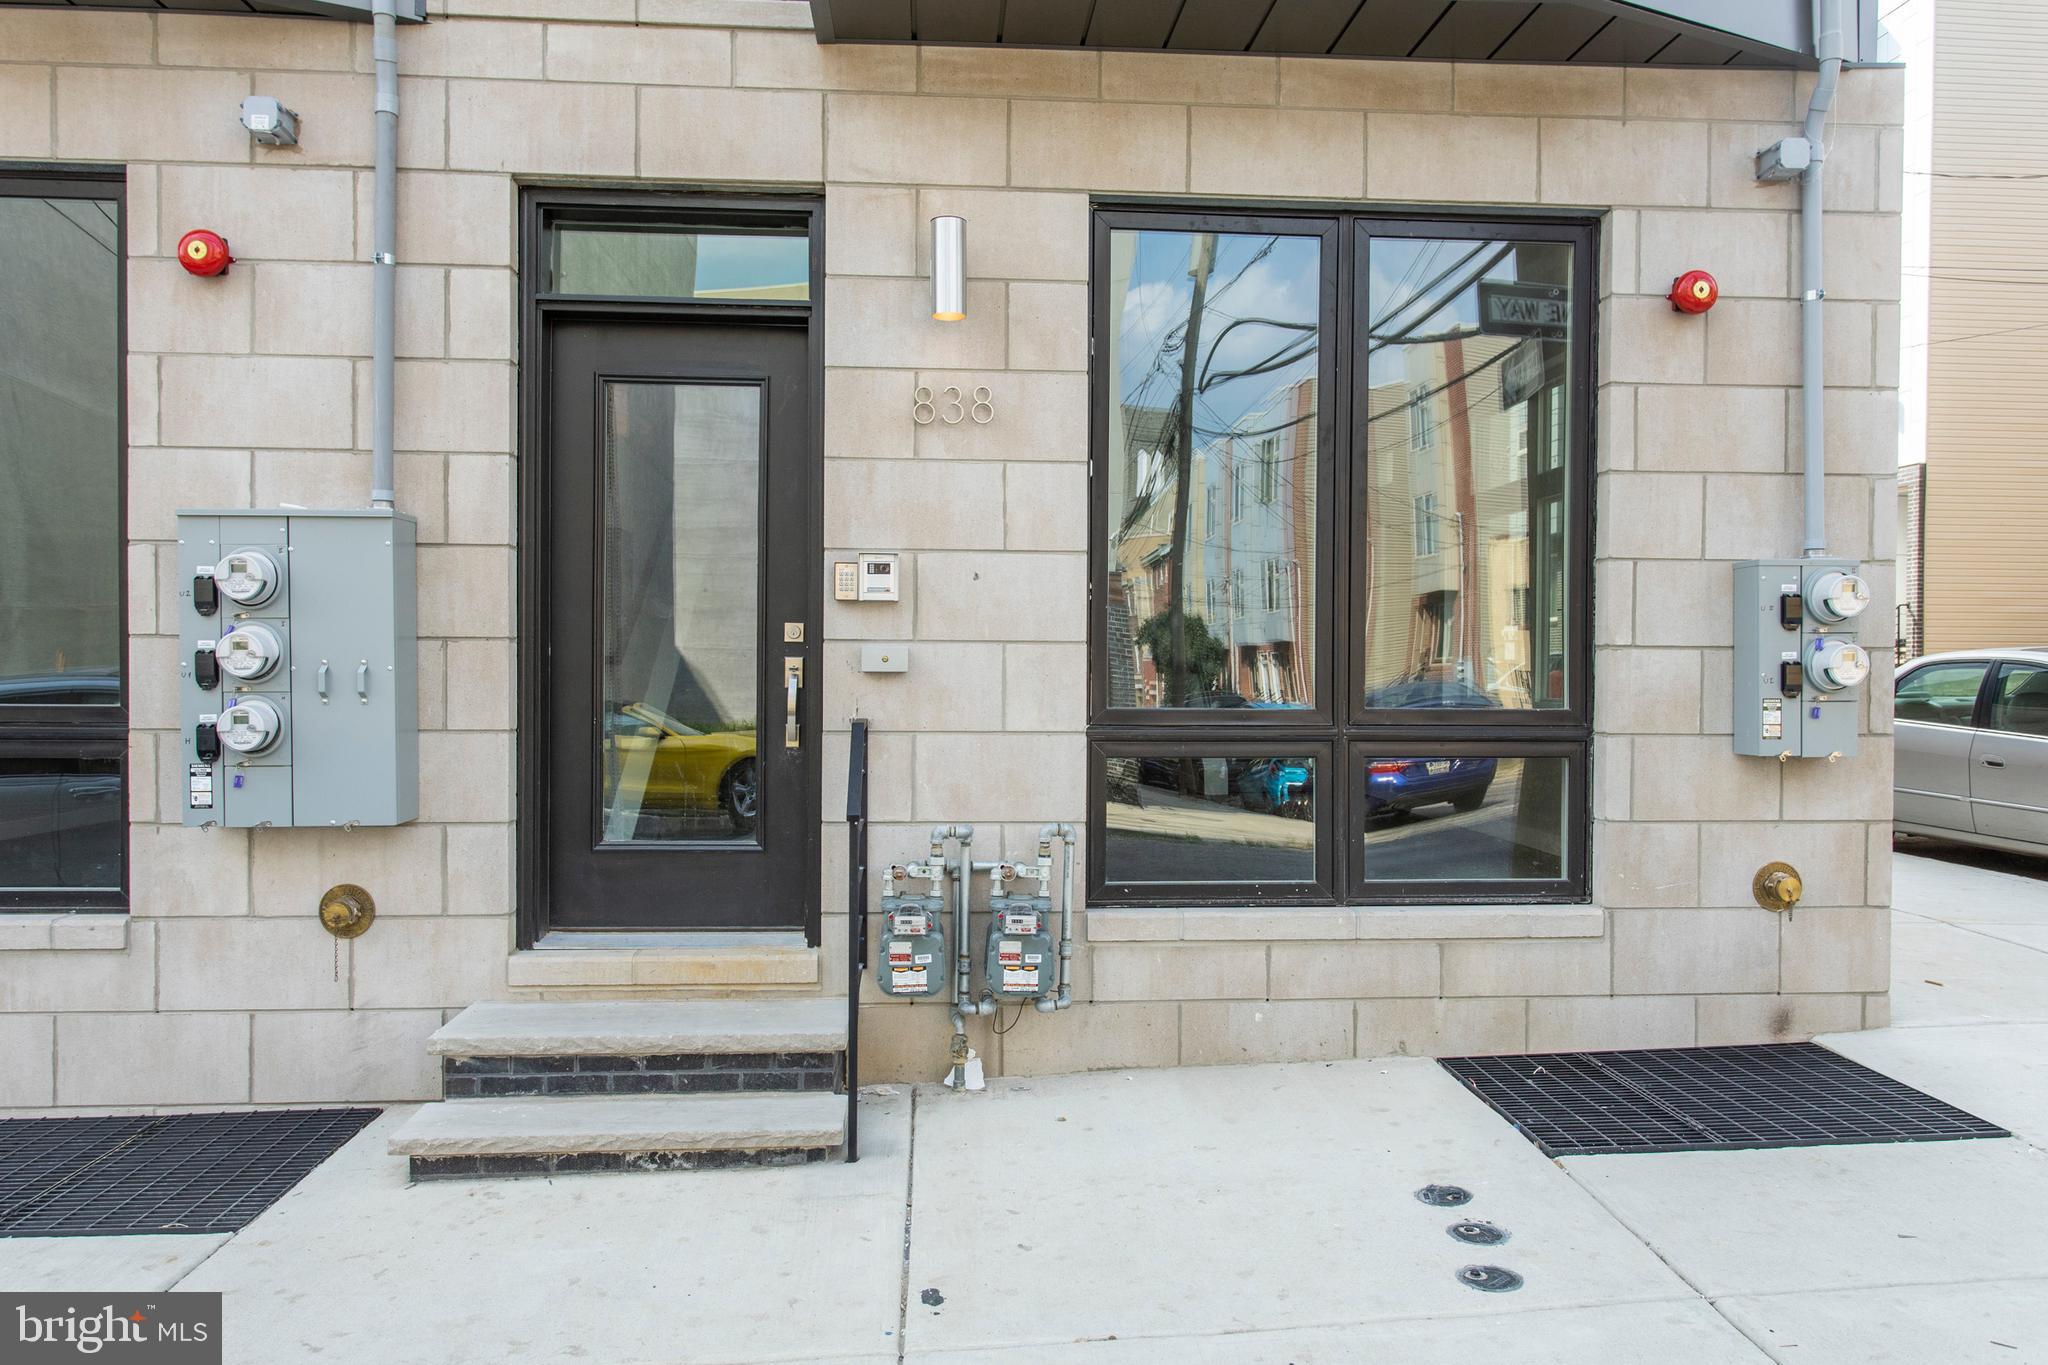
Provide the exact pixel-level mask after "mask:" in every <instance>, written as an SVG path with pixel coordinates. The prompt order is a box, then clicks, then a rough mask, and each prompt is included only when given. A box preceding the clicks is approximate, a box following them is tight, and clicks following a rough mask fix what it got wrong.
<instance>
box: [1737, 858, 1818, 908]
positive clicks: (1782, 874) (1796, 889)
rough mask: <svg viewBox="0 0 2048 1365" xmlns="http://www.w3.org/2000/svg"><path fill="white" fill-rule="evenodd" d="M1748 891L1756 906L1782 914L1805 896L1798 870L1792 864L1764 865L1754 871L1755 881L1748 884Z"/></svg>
mask: <svg viewBox="0 0 2048 1365" xmlns="http://www.w3.org/2000/svg"><path fill="white" fill-rule="evenodd" d="M1749 890H1750V894H1751V895H1753V896H1755V897H1756V903H1757V904H1758V905H1761V906H1762V907H1763V908H1764V909H1766V910H1775V911H1778V912H1779V913H1781V914H1783V913H1785V912H1788V911H1790V910H1791V909H1792V907H1793V906H1795V905H1797V904H1799V898H1800V897H1801V896H1803V895H1805V894H1806V885H1805V883H1804V882H1802V881H1801V880H1800V878H1799V869H1798V868H1796V867H1794V866H1792V864H1790V863H1765V864H1764V865H1763V866H1762V867H1760V868H1758V869H1757V870H1756V880H1755V881H1753V882H1751V883H1750V884H1749Z"/></svg>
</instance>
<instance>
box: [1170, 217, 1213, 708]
mask: <svg viewBox="0 0 2048 1365" xmlns="http://www.w3.org/2000/svg"><path fill="white" fill-rule="evenodd" d="M1215 266H1216V234H1215V233H1213V232H1201V233H1197V234H1195V239H1194V242H1193V245H1192V247H1191V249H1190V251H1189V253H1188V275H1189V277H1190V278H1192V279H1193V280H1194V282H1195V295H1194V299H1193V300H1192V302H1190V303H1189V305H1188V325H1187V328H1186V329H1185V332H1184V334H1183V335H1182V338H1181V352H1180V412H1179V417H1180V423H1179V429H1178V431H1176V432H1175V435H1174V446H1175V450H1174V454H1175V456H1176V457H1177V463H1178V464H1179V466H1180V467H1179V470H1178V473H1179V477H1178V478H1177V479H1176V480H1175V486H1174V490H1173V544H1172V545H1171V546H1170V547H1169V548H1168V551H1167V561H1166V562H1167V570H1168V581H1167V589H1168V591H1169V592H1170V593H1171V594H1172V597H1171V600H1169V601H1168V602H1167V604H1166V621H1167V635H1168V639H1169V640H1170V641H1171V644H1170V646H1169V658H1168V659H1167V662H1166V667H1167V686H1166V704H1167V705H1168V706H1179V705H1181V704H1183V703H1184V702H1186V701H1187V690H1188V687H1187V684H1188V616H1187V591H1186V584H1185V582H1184V581H1183V579H1184V575H1185V573H1186V571H1187V556H1188V485H1189V484H1190V483H1191V482H1192V481H1193V479H1194V471H1195V352H1196V350H1197V349H1198V346H1199V343H1200V341H1201V338H1202V309H1203V307H1204V306H1205V305H1206V303H1207V302H1208V298H1209V272H1210V271H1211V270H1213V269H1215Z"/></svg>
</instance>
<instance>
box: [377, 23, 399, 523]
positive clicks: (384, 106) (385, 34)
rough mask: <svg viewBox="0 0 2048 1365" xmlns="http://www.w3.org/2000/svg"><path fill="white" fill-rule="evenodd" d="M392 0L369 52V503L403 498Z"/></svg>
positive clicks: (395, 55)
mask: <svg viewBox="0 0 2048 1365" xmlns="http://www.w3.org/2000/svg"><path fill="white" fill-rule="evenodd" d="M392 6H393V0H372V4H371V15H372V20H371V23H372V27H371V30H370V52H371V56H372V57H373V58H374V60H375V67H376V73H377V97H376V119H377V151H376V176H375V191H374V195H373V199H372V209H371V212H372V228H371V238H370V252H371V255H370V279H371V286H370V287H371V295H370V505H371V506H372V507H390V506H392V505H393V504H394V503H395V502H396V500H397V497H398V494H397V492H396V491H395V490H394V488H393V486H392V485H393V484H395V483H396V482H397V475H396V473H395V472H394V457H393V455H392V439H393V417H392V412H393V408H392V396H391V390H392V383H393V370H394V366H395V357H396V355H397V350H398V346H397V339H396V338H397V316H398V314H397V287H398V18H397V15H396V13H395V11H394V10H393V8H392Z"/></svg>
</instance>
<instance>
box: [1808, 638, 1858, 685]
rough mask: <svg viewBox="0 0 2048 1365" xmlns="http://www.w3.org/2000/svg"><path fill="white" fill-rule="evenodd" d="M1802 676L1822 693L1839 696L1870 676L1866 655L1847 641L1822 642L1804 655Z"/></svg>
mask: <svg viewBox="0 0 2048 1365" xmlns="http://www.w3.org/2000/svg"><path fill="white" fill-rule="evenodd" d="M1806 676H1807V678H1808V679H1809V680H1810V681H1811V682H1812V683H1813V685H1814V686H1815V687H1817V688H1819V689H1820V690H1821V691H1823V692H1839V691H1841V690H1842V689H1843V688H1845V687H1854V686H1856V684H1858V683H1860V682H1862V681H1863V680H1864V679H1865V678H1867V677H1869V676H1870V655H1869V654H1868V653H1866V652H1865V651H1864V648H1863V646H1861V645H1859V644H1854V643H1852V642H1850V641H1848V640H1826V641H1823V642H1822V643H1821V646H1820V648H1819V649H1816V650H1814V651H1813V653H1811V654H1809V655H1807V657H1806Z"/></svg>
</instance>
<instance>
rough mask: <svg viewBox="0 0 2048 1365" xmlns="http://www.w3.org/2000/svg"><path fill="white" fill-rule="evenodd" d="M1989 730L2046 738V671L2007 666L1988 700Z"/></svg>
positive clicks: (2047, 700) (2047, 687)
mask: <svg viewBox="0 0 2048 1365" xmlns="http://www.w3.org/2000/svg"><path fill="white" fill-rule="evenodd" d="M1990 728H1991V729H1993V730H2004V731H2006V732H2008V733H2010V734H2015V735H2048V668H2036V667H2034V666H2033V665H2032V664H2007V665H2006V666H2005V668H2004V670H2003V671H2001V672H2000V673H1999V675H1998V688H1997V690H1996V691H1995V692H1994V693H1993V694H1992V697H1991V726H1990Z"/></svg>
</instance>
